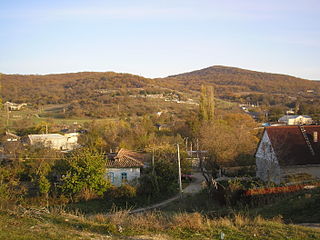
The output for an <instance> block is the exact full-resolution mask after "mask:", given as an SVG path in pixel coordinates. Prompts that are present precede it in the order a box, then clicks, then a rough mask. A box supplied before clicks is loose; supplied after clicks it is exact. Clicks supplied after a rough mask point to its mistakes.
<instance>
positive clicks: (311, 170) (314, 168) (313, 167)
mask: <svg viewBox="0 0 320 240" xmlns="http://www.w3.org/2000/svg"><path fill="white" fill-rule="evenodd" d="M297 173H307V174H310V175H312V176H314V177H319V178H320V164H308V165H294V166H286V167H284V166H282V167H281V177H284V176H286V175H291V174H297Z"/></svg>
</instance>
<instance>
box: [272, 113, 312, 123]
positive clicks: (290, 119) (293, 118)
mask: <svg viewBox="0 0 320 240" xmlns="http://www.w3.org/2000/svg"><path fill="white" fill-rule="evenodd" d="M278 122H280V123H284V124H286V125H309V124H312V118H311V117H310V116H308V115H285V116H283V117H281V118H279V120H278Z"/></svg>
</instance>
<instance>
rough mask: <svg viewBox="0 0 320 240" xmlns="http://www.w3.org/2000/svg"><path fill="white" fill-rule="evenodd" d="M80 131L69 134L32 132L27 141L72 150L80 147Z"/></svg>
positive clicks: (56, 148)
mask: <svg viewBox="0 0 320 240" xmlns="http://www.w3.org/2000/svg"><path fill="white" fill-rule="evenodd" d="M78 135H79V134H78V133H67V134H64V135H62V134H57V133H54V134H31V135H28V138H27V143H28V144H30V145H43V146H44V147H49V148H52V149H55V150H61V151H71V150H73V149H75V148H77V147H78Z"/></svg>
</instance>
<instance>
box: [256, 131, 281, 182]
mask: <svg viewBox="0 0 320 240" xmlns="http://www.w3.org/2000/svg"><path fill="white" fill-rule="evenodd" d="M255 157H256V176H257V177H258V178H260V179H261V180H263V181H272V182H275V183H277V184H279V183H280V180H281V174H280V166H279V162H278V159H277V157H276V154H275V152H274V149H273V147H272V145H271V142H270V139H269V136H268V134H267V131H264V134H263V136H262V139H261V142H260V145H259V147H258V150H257V152H256V155H255Z"/></svg>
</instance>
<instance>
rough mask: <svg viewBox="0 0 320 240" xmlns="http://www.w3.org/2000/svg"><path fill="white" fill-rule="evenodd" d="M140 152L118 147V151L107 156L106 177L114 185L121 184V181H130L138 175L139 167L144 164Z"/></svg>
mask: <svg viewBox="0 0 320 240" xmlns="http://www.w3.org/2000/svg"><path fill="white" fill-rule="evenodd" d="M143 159H144V156H143V155H142V154H139V153H136V152H133V151H130V150H126V149H120V151H119V152H118V153H117V154H115V155H113V156H112V154H110V155H109V156H108V161H107V166H106V168H107V169H106V178H107V179H108V180H109V181H110V182H111V184H112V185H114V186H118V187H119V186H121V185H122V184H123V183H132V182H133V181H134V180H136V179H138V178H139V177H140V169H141V168H142V167H143V166H144V163H143Z"/></svg>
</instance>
